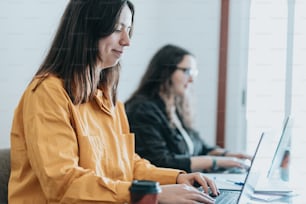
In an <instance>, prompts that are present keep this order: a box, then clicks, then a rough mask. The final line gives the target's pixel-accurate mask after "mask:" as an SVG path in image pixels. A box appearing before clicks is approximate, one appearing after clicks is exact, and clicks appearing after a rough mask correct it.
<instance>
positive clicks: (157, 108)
mask: <svg viewBox="0 0 306 204" xmlns="http://www.w3.org/2000/svg"><path fill="white" fill-rule="evenodd" d="M125 108H126V113H127V116H128V120H129V124H130V128H131V132H134V133H135V143H136V152H137V153H138V154H139V155H140V156H141V157H143V158H145V159H147V160H149V161H150V162H151V163H153V164H154V165H156V166H159V167H167V168H175V169H181V170H185V171H187V172H191V169H190V156H196V155H206V154H207V153H208V152H210V151H212V150H213V149H215V147H210V146H208V145H206V144H205V143H204V141H203V140H202V139H201V138H200V137H199V135H198V133H197V132H196V131H195V130H191V129H187V128H186V127H184V128H185V129H186V130H187V132H188V134H189V136H190V138H191V140H192V142H193V144H194V153H193V154H192V155H190V154H189V151H188V146H187V144H186V142H185V140H184V138H183V136H182V135H181V134H180V132H179V130H178V129H176V128H172V127H171V126H170V123H169V120H168V117H167V114H166V109H165V104H164V102H163V101H162V99H161V98H160V97H156V98H147V97H145V96H137V97H134V98H133V99H132V100H129V101H128V103H126V104H125Z"/></svg>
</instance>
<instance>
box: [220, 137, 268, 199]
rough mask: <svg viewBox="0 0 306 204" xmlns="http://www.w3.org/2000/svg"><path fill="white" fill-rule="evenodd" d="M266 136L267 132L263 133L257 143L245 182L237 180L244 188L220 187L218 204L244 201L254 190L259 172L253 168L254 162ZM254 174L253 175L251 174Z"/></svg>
mask: <svg viewBox="0 0 306 204" xmlns="http://www.w3.org/2000/svg"><path fill="white" fill-rule="evenodd" d="M264 137H265V134H264V133H262V135H261V137H260V139H259V142H258V144H257V147H256V150H255V153H254V157H253V160H252V162H251V165H250V168H249V171H247V173H246V176H245V179H244V181H243V182H237V183H236V184H237V185H241V186H242V189H236V190H231V189H220V195H219V196H217V197H215V203H216V204H218V203H220V204H237V203H243V202H241V201H240V200H241V198H243V197H244V196H246V197H249V195H250V194H251V192H252V191H253V188H252V187H253V186H254V181H255V180H256V177H257V172H256V170H255V172H254V170H253V169H254V168H253V164H254V162H255V160H256V158H257V153H258V151H259V148H260V146H261V145H262V141H263V138H264ZM251 175H252V176H251Z"/></svg>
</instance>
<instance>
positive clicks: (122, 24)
mask: <svg viewBox="0 0 306 204" xmlns="http://www.w3.org/2000/svg"><path fill="white" fill-rule="evenodd" d="M119 25H121V26H123V27H126V28H131V27H132V25H130V26H127V25H126V24H124V23H117V26H119Z"/></svg>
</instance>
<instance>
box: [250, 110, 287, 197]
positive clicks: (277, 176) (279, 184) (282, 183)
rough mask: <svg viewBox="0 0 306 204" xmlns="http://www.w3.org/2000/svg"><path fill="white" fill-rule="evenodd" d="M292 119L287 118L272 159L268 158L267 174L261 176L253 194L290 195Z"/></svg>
mask: <svg viewBox="0 0 306 204" xmlns="http://www.w3.org/2000/svg"><path fill="white" fill-rule="evenodd" d="M292 124H293V119H292V118H291V117H290V116H289V117H287V118H286V120H285V123H284V125H283V129H282V132H281V134H280V136H279V138H277V139H278V143H277V146H276V149H275V151H274V155H273V157H272V159H271V158H270V157H269V161H268V162H270V161H271V162H270V167H269V169H268V171H267V174H261V175H260V177H259V179H258V181H257V183H256V185H255V187H254V192H255V193H262V194H264V193H265V194H280V195H286V194H288V195H289V194H290V193H292V189H291V187H290V186H289V185H288V182H287V181H288V180H289V177H288V176H289V172H288V170H289V166H288V165H289V162H288V160H287V159H288V158H287V157H289V154H290V142H291V130H292Z"/></svg>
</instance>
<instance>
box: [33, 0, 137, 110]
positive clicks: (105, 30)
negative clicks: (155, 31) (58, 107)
mask: <svg viewBox="0 0 306 204" xmlns="http://www.w3.org/2000/svg"><path fill="white" fill-rule="evenodd" d="M124 5H127V6H128V7H129V9H130V10H131V12H132V23H133V21H134V6H133V4H132V3H131V2H130V1H128V0H70V2H69V3H68V5H67V7H66V9H65V12H64V14H63V16H62V18H61V22H60V25H59V27H58V30H57V32H56V35H55V38H54V40H53V42H52V44H51V48H50V50H49V51H48V54H47V56H46V58H45V59H44V61H43V63H42V64H41V66H40V68H39V69H38V71H37V73H36V74H35V76H36V77H41V80H44V78H46V77H47V76H48V75H49V74H53V75H56V76H58V77H59V78H61V79H63V81H64V88H65V90H66V91H67V93H68V95H69V97H70V98H71V100H72V102H73V103H74V104H80V103H85V102H87V101H89V100H91V99H92V98H93V96H94V94H95V92H96V90H97V88H98V87H101V88H110V89H111V94H112V95H111V97H112V100H113V103H114V104H115V103H116V98H117V86H118V81H119V71H120V63H118V64H117V65H115V66H113V67H110V68H107V69H103V70H102V71H101V72H100V71H98V70H97V68H96V63H97V59H98V58H99V50H98V42H99V40H100V39H101V38H105V37H107V36H109V35H111V34H112V33H113V32H114V31H115V26H116V23H117V22H118V19H119V16H120V13H121V10H122V8H123V6H124ZM130 35H131V33H130Z"/></svg>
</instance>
